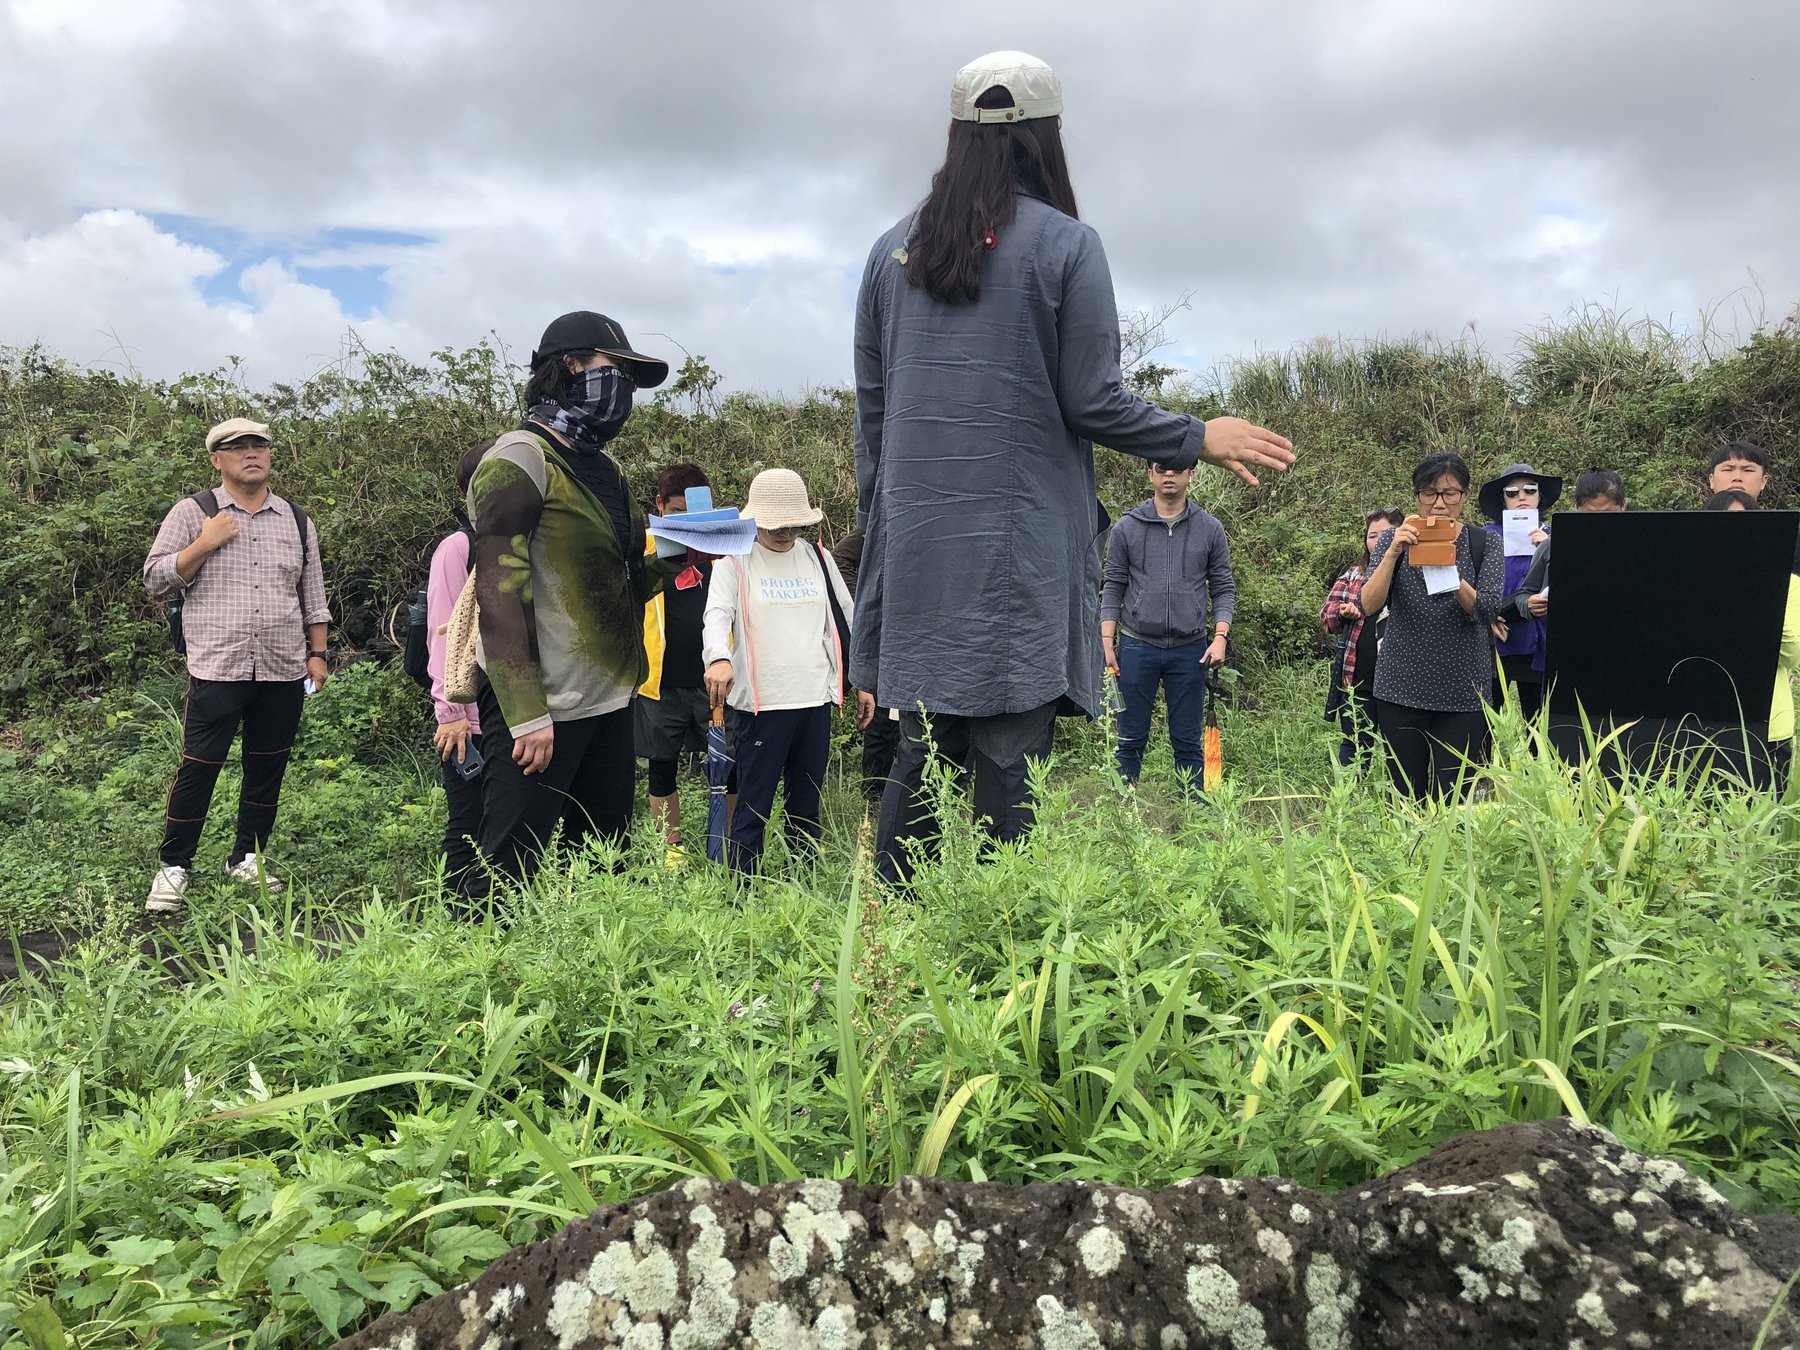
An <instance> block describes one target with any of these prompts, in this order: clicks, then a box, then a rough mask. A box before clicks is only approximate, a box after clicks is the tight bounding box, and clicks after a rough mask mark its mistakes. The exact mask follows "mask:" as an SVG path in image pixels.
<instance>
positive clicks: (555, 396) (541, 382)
mask: <svg viewBox="0 0 1800 1350" xmlns="http://www.w3.org/2000/svg"><path fill="white" fill-rule="evenodd" d="M598 354H599V353H598V350H597V349H596V348H593V347H589V348H588V349H587V350H585V351H574V352H555V353H553V354H552V355H549V356H546V357H544V358H543V359H542V360H540V361H539V362H538V363H537V364H536V365H535V366H533V367H532V368H531V373H530V374H529V375H527V376H526V377H525V406H526V407H527V408H535V407H537V406H538V404H540V403H561V402H562V401H563V395H564V394H566V393H567V392H568V389H569V385H570V384H571V383H572V382H573V381H574V379H575V374H574V372H572V371H571V370H570V369H569V368H568V366H566V365H564V364H563V358H564V357H566V356H573V357H575V358H576V359H577V360H578V361H580V362H581V363H582V364H583V365H586V364H587V363H588V362H589V361H591V360H593V359H594V357H595V356H597V355H598Z"/></svg>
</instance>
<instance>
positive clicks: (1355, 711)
mask: <svg viewBox="0 0 1800 1350" xmlns="http://www.w3.org/2000/svg"><path fill="white" fill-rule="evenodd" d="M1405 519H1406V514H1405V512H1403V511H1401V509H1400V508H1399V507H1397V506H1382V507H1378V508H1376V509H1375V510H1373V511H1371V512H1369V514H1368V515H1366V516H1364V517H1363V551H1362V560H1361V561H1360V562H1358V563H1357V564H1356V566H1354V567H1352V568H1349V569H1348V570H1346V571H1344V572H1341V573H1339V575H1338V579H1337V580H1336V581H1334V582H1332V583H1331V592H1330V594H1328V595H1327V596H1326V597H1325V608H1324V609H1322V610H1320V611H1319V627H1321V628H1323V629H1324V630H1325V631H1326V632H1327V633H1328V634H1330V635H1331V636H1332V637H1335V638H1336V639H1337V651H1336V654H1335V655H1334V656H1333V657H1332V659H1331V689H1330V692H1329V693H1327V694H1326V696H1325V720H1326V721H1332V720H1334V719H1335V720H1336V722H1337V724H1338V729H1339V730H1340V731H1341V732H1342V733H1343V739H1342V740H1341V741H1339V742H1338V763H1339V764H1342V765H1343V766H1344V767H1345V768H1348V767H1350V765H1352V764H1359V763H1362V762H1364V761H1366V760H1367V759H1368V757H1369V755H1370V753H1371V752H1372V751H1373V750H1374V749H1375V694H1374V688H1375V660H1376V656H1377V654H1378V652H1379V649H1380V642H1381V628H1382V626H1383V623H1384V619H1383V616H1382V615H1381V614H1379V613H1378V614H1375V615H1366V614H1364V613H1363V611H1362V608H1361V605H1360V603H1359V599H1360V597H1361V595H1362V584H1363V581H1364V580H1365V579H1366V578H1367V577H1368V575H1369V557H1370V555H1371V554H1372V553H1374V551H1375V545H1376V544H1377V543H1378V542H1380V540H1381V536H1382V535H1384V534H1386V533H1387V531H1388V530H1389V529H1390V528H1391V527H1393V526H1395V525H1398V524H1399V523H1400V522H1401V521H1403V520H1405Z"/></svg>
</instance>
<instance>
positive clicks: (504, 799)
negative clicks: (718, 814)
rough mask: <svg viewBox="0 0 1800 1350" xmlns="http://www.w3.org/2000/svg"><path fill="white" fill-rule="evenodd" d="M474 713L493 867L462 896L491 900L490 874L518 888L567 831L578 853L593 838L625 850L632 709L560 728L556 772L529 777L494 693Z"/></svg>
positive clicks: (485, 848) (477, 874) (484, 846)
mask: <svg viewBox="0 0 1800 1350" xmlns="http://www.w3.org/2000/svg"><path fill="white" fill-rule="evenodd" d="M475 706H476V709H477V711H479V712H480V714H481V742H482V744H481V750H482V753H483V754H484V755H486V756H487V764H486V766H485V767H484V768H483V769H482V771H481V835H480V839H479V843H480V850H481V856H482V858H483V859H484V860H485V861H486V863H487V865H488V866H487V867H477V868H474V869H473V870H471V871H470V872H469V873H468V874H467V877H466V880H465V882H464V885H463V888H462V891H463V894H464V895H465V896H467V897H469V898H470V899H472V900H480V899H483V898H485V897H486V895H487V893H488V887H489V878H488V868H492V869H493V870H494V871H495V872H497V873H499V874H500V875H501V876H503V877H510V878H511V879H512V880H514V881H524V880H526V879H527V878H529V877H530V876H532V875H533V874H534V873H535V872H536V871H537V869H538V863H539V859H540V855H541V853H542V850H543V847H544V845H545V844H546V843H548V842H549V840H550V836H551V835H553V834H555V833H556V828H557V826H559V825H560V826H561V827H562V842H563V844H564V846H565V847H567V848H571V849H573V848H579V847H580V846H581V844H582V843H583V842H585V841H586V839H587V837H588V836H589V835H590V834H598V835H600V836H601V837H602V838H604V839H608V840H612V841H614V842H616V843H619V844H621V845H623V844H626V843H629V842H630V840H631V811H632V807H633V805H634V804H635V799H636V795H637V757H636V755H635V754H634V753H633V751H634V747H633V744H632V726H631V706H630V705H629V704H627V705H626V706H625V707H623V708H620V709H619V710H618V711H617V712H609V713H602V714H601V715H600V716H598V717H582V718H577V719H575V720H573V721H568V722H557V723H556V724H555V730H556V735H555V738H554V743H553V745H552V747H551V753H550V765H549V767H548V768H546V769H544V770H542V771H541V772H539V773H534V774H532V775H531V776H530V777H526V775H525V771H524V770H523V769H521V768H520V767H519V766H518V765H517V764H516V763H515V762H514V761H513V757H512V755H513V737H512V733H511V732H510V731H508V730H507V727H506V716H505V714H503V713H502V712H501V711H500V701H499V699H497V698H495V697H494V689H493V686H492V685H490V684H488V683H487V681H486V680H483V681H482V682H481V691H480V693H479V694H478V695H477V696H476V700H475Z"/></svg>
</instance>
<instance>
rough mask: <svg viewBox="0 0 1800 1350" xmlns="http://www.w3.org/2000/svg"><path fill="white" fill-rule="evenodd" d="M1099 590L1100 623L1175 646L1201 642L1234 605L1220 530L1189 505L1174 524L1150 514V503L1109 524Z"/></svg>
mask: <svg viewBox="0 0 1800 1350" xmlns="http://www.w3.org/2000/svg"><path fill="white" fill-rule="evenodd" d="M1102 575H1103V578H1104V580H1103V582H1102V585H1101V588H1100V619H1101V622H1105V621H1106V620H1107V619H1116V620H1117V621H1118V624H1119V627H1120V628H1122V629H1123V630H1124V631H1125V632H1126V633H1127V634H1129V635H1130V636H1131V637H1134V638H1140V639H1142V640H1143V641H1145V642H1148V643H1150V644H1152V645H1153V646H1157V647H1179V646H1181V645H1182V644H1183V643H1186V642H1196V641H1198V640H1200V639H1201V638H1204V637H1206V636H1207V621H1206V606H1207V600H1208V598H1209V596H1210V598H1211V601H1212V609H1213V622H1215V623H1230V622H1231V614H1232V606H1233V604H1234V603H1235V601H1236V599H1237V583H1236V582H1234V581H1233V580H1232V579H1231V546H1230V545H1229V544H1228V543H1226V541H1225V527H1224V526H1223V525H1221V524H1219V522H1218V520H1217V519H1216V518H1215V517H1213V516H1211V515H1209V514H1208V513H1206V512H1205V511H1202V510H1201V509H1200V508H1199V507H1197V506H1195V505H1194V504H1193V503H1192V502H1189V503H1188V506H1187V510H1185V511H1183V512H1182V513H1181V514H1180V515H1179V516H1176V517H1175V519H1174V520H1164V519H1163V518H1162V517H1161V516H1159V515H1157V514H1156V502H1155V501H1154V500H1152V501H1147V502H1144V503H1143V504H1142V505H1140V506H1134V507H1132V508H1131V510H1129V511H1127V512H1126V513H1125V515H1124V516H1123V517H1122V518H1121V519H1120V521H1119V523H1118V524H1117V525H1115V526H1113V532H1112V541H1111V542H1110V543H1109V544H1108V545H1107V548H1106V570H1105V572H1104V573H1103V574H1102Z"/></svg>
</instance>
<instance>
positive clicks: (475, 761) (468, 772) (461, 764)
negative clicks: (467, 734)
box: [450, 741, 487, 783]
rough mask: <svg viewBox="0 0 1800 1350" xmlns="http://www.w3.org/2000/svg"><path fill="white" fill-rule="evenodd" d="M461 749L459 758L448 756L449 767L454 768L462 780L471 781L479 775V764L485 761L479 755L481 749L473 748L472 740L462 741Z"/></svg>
mask: <svg viewBox="0 0 1800 1350" xmlns="http://www.w3.org/2000/svg"><path fill="white" fill-rule="evenodd" d="M462 749H463V753H462V758H461V759H457V758H456V757H455V756H454V755H452V756H451V757H450V767H451V768H453V769H455V770H456V772H457V775H458V776H459V777H460V778H461V779H462V780H463V782H465V783H473V782H474V781H475V780H476V779H477V778H479V777H481V766H482V765H483V764H485V763H487V761H486V760H485V759H483V758H482V757H481V751H479V750H477V749H476V748H475V742H474V741H464V742H463V748H462Z"/></svg>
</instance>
